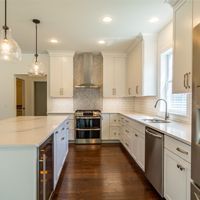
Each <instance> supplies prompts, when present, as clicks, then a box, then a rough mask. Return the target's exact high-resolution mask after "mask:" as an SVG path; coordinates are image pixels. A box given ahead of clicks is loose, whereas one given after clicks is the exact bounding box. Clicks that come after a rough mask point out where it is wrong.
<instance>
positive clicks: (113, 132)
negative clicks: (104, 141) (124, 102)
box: [110, 126, 120, 140]
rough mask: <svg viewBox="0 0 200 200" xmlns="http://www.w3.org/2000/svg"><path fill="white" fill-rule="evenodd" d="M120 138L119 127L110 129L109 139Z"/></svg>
mask: <svg viewBox="0 0 200 200" xmlns="http://www.w3.org/2000/svg"><path fill="white" fill-rule="evenodd" d="M119 138H120V127H117V126H115V127H110V139H111V140H119Z"/></svg>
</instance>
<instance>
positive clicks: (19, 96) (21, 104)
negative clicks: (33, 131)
mask: <svg viewBox="0 0 200 200" xmlns="http://www.w3.org/2000/svg"><path fill="white" fill-rule="evenodd" d="M24 115H25V81H24V80H23V79H20V78H16V116H24Z"/></svg>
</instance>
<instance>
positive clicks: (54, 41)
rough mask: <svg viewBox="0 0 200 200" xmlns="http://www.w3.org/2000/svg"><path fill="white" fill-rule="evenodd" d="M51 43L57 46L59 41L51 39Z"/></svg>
mask: <svg viewBox="0 0 200 200" xmlns="http://www.w3.org/2000/svg"><path fill="white" fill-rule="evenodd" d="M50 42H51V43H53V44H57V43H58V40H57V39H51V40H50Z"/></svg>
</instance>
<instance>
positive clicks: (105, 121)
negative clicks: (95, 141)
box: [101, 114, 110, 140]
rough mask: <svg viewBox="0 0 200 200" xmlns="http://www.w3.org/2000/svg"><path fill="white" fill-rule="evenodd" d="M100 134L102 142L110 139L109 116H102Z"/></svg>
mask: <svg viewBox="0 0 200 200" xmlns="http://www.w3.org/2000/svg"><path fill="white" fill-rule="evenodd" d="M101 134H102V136H101V138H102V139H103V140H109V139H110V115H109V114H103V115H102V133H101Z"/></svg>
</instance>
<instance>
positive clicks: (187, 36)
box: [173, 0, 192, 93]
mask: <svg viewBox="0 0 200 200" xmlns="http://www.w3.org/2000/svg"><path fill="white" fill-rule="evenodd" d="M173 27H174V34H173V35H174V48H173V54H174V58H173V93H189V92H191V89H192V84H191V83H192V80H191V79H192V1H187V0H182V1H179V2H178V3H177V4H176V6H175V7H174V17H173Z"/></svg>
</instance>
